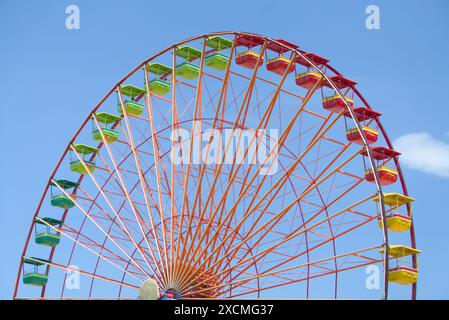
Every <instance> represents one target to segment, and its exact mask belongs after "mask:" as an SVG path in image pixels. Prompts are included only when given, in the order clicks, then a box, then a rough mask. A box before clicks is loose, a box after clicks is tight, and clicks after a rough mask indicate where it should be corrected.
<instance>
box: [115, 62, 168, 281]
mask: <svg viewBox="0 0 449 320" xmlns="http://www.w3.org/2000/svg"><path fill="white" fill-rule="evenodd" d="M145 72H146V71H145ZM118 95H119V100H120V103H121V104H122V110H123V115H124V118H125V124H126V128H127V132H128V135H125V138H126V136H127V140H129V143H130V148H131V151H132V153H133V156H134V160H135V163H136V167H137V171H138V174H139V182H140V187H141V190H142V194H143V196H144V199H145V207H146V209H147V213H148V216H149V218H150V224H151V231H152V233H153V238H154V240H155V241H156V247H157V249H158V254H159V259H160V261H163V258H162V255H161V252H160V245H159V244H158V236H157V233H156V230H155V227H154V220H153V215H152V212H151V210H150V207H151V206H150V201H149V199H148V194H147V191H149V193H151V194H152V192H151V190H149V188H148V184H147V183H146V179H145V177H144V174H143V172H142V166H141V163H140V160H139V156H138V155H137V151H136V146H135V142H134V138H133V134H132V130H131V126H130V124H129V119H128V114H127V112H126V108H124V107H123V104H124V103H123V98H122V95H121V91H120V88H118ZM124 134H125V132H124ZM153 135H154V133H153ZM106 143H107V142H106ZM155 153H156V151H154V152H153V154H155ZM111 159H112V155H111ZM112 161H113V164H114V167H115V168H116V172H117V173H118V174H119V179H120V182H121V184H122V185H123V188H125V194H126V195H127V199H128V201H129V202H130V203H131V202H132V200H131V199H130V195H129V193H128V191H126V187H125V185H124V181H123V177H122V176H121V174H120V172H119V171H118V167H117V164H116V162H115V160H114V159H112ZM157 165H158V164H157V162H155V166H156V167H157ZM155 206H156V207H157V205H156V204H155ZM131 208H133V205H132V207H131ZM160 210H163V208H161V207H158V211H160ZM133 212H134V214H135V217H136V219H138V220H140V219H142V221H143V222H144V220H143V218H142V217H141V216H140V215H139V216H138V214H137V210H136V209H133ZM161 221H163V220H161ZM145 225H146V224H145ZM139 229H140V231H141V234H142V236H143V238H144V239H145V241H146V243H147V245H148V248H151V245H150V243H149V240H148V237H147V234H146V232H144V230H143V227H142V225H141V223H140V222H139ZM147 230H149V228H148V226H147ZM149 252H150V255H151V258H152V260H153V261H154V263H155V266H156V270H157V272H158V273H159V274H160V276H161V277H162V278H163V279H164V283H165V284H167V283H168V278H167V277H166V275H165V272H162V271H161V270H160V268H159V264H158V261H157V259H156V257H155V256H154V254H153V251H152V250H149Z"/></svg>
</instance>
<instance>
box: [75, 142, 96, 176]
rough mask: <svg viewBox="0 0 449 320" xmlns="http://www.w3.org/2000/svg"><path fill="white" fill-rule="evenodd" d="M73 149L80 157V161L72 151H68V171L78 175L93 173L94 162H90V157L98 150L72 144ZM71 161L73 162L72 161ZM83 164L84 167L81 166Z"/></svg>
mask: <svg viewBox="0 0 449 320" xmlns="http://www.w3.org/2000/svg"><path fill="white" fill-rule="evenodd" d="M73 148H74V149H75V150H76V152H77V153H78V154H80V155H81V156H82V161H81V160H80V159H78V157H77V156H76V155H74V151H73V150H72V149H71V150H70V170H71V171H72V172H77V173H79V174H82V175H83V174H87V173H89V172H90V173H92V172H94V171H95V161H94V160H91V158H92V157H91V155H92V154H94V153H97V152H98V151H99V150H98V149H97V148H95V147H91V146H88V145H85V144H74V145H73ZM72 159H73V160H72ZM83 162H84V164H85V166H86V167H87V168H86V167H85V166H84V165H83Z"/></svg>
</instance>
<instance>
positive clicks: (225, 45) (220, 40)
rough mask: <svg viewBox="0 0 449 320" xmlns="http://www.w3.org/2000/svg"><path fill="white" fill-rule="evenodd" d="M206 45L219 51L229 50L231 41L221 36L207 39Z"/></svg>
mask: <svg viewBox="0 0 449 320" xmlns="http://www.w3.org/2000/svg"><path fill="white" fill-rule="evenodd" d="M206 45H207V46H208V47H210V48H213V49H215V50H218V51H220V50H224V49H229V48H231V47H232V41H231V40H229V39H227V38H224V37H221V36H213V37H209V38H208V39H207V40H206Z"/></svg>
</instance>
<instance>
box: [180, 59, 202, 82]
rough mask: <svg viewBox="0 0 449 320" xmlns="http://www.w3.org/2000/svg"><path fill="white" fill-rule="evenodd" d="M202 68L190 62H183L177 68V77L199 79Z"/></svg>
mask: <svg viewBox="0 0 449 320" xmlns="http://www.w3.org/2000/svg"><path fill="white" fill-rule="evenodd" d="M199 74H200V68H199V67H198V66H196V65H194V64H192V63H190V62H183V63H181V64H178V65H177V66H176V75H177V76H179V77H182V78H185V79H188V80H192V79H196V78H198V75H199Z"/></svg>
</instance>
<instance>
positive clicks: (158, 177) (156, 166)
mask: <svg viewBox="0 0 449 320" xmlns="http://www.w3.org/2000/svg"><path fill="white" fill-rule="evenodd" d="M144 75H145V87H146V92H147V93H146V99H145V105H146V107H147V111H148V114H149V119H150V128H151V135H152V139H151V141H152V147H153V161H154V169H155V173H156V183H157V195H158V207H159V214H160V218H161V227H162V243H163V248H164V252H163V253H164V254H163V258H162V260H161V263H162V261H165V274H166V275H165V276H167V274H170V268H171V267H170V262H169V261H168V259H169V252H168V249H167V248H168V246H167V232H166V227H167V226H166V221H165V214H164V205H163V200H162V196H163V195H162V190H161V175H160V171H159V170H160V165H159V159H160V153H159V144H158V140H157V135H156V128H155V124H154V115H153V105H152V98H151V94H150V84H149V79H148V66H145V72H144ZM162 168H163V172H164V175H165V178H166V177H167V176H166V170H165V167H164V165H163V162H162ZM166 183H167V186H168V188H170V187H169V183H168V180H167V178H166ZM172 192H173V191H172V190H170V191H169V196H170V198H171V193H172ZM167 281H168V282H171V279H170V278H167ZM167 285H168V283H167Z"/></svg>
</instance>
